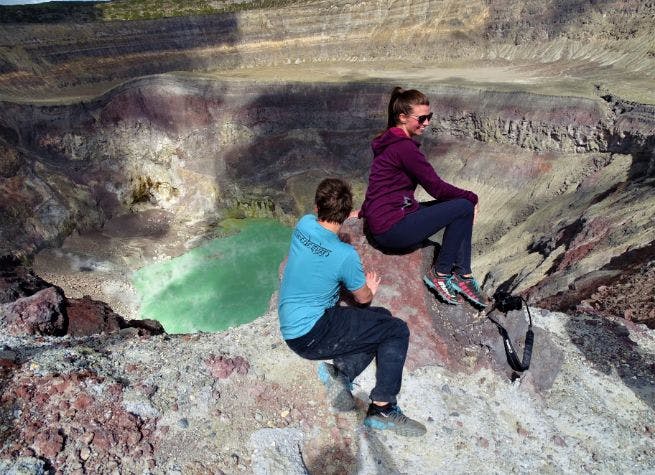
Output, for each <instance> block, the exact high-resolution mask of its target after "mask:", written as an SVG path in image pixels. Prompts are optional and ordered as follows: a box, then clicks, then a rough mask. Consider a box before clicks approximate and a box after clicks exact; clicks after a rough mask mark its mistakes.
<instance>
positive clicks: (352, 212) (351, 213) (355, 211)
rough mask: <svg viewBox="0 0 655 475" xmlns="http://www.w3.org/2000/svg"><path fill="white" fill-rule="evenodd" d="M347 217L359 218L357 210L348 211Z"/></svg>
mask: <svg viewBox="0 0 655 475" xmlns="http://www.w3.org/2000/svg"><path fill="white" fill-rule="evenodd" d="M348 217H349V218H359V210H358V209H354V210H352V211H351V212H350V214H349V215H348Z"/></svg>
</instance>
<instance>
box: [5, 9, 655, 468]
mask: <svg viewBox="0 0 655 475" xmlns="http://www.w3.org/2000/svg"><path fill="white" fill-rule="evenodd" d="M4 3H7V2H0V4H4ZM394 86H402V87H403V88H406V89H410V88H416V89H419V90H420V91H422V92H424V93H425V94H426V95H427V96H428V97H429V99H430V107H431V111H432V112H433V113H434V117H433V119H432V120H431V121H430V124H429V126H428V128H427V129H426V131H425V133H424V134H423V136H422V137H420V138H419V139H418V141H419V142H420V143H421V151H422V152H423V153H424V154H425V155H426V156H427V157H428V159H429V161H430V162H431V164H432V165H433V167H434V168H435V170H436V171H437V172H438V173H439V175H440V176H441V177H442V178H444V179H445V180H446V181H448V182H449V183H452V184H454V185H456V186H458V187H461V188H464V189H467V190H472V191H474V192H475V193H477V194H478V195H479V198H480V203H479V215H478V220H477V223H476V224H475V227H474V235H473V241H474V242H473V272H474V274H475V275H476V277H477V278H478V280H479V281H480V282H481V283H482V282H484V287H483V290H484V292H486V293H487V294H488V295H489V296H490V297H491V296H492V294H494V292H495V291H496V290H497V289H504V290H507V291H510V292H512V294H513V295H515V296H518V295H520V296H522V297H523V298H524V299H525V300H526V302H527V305H528V306H529V307H524V308H523V309H521V310H512V311H510V312H508V313H506V314H504V313H501V312H498V311H496V312H494V313H493V314H492V315H490V316H491V318H493V319H494V320H495V321H496V322H498V323H499V324H501V325H502V326H503V327H504V328H505V329H506V330H507V332H508V335H509V337H510V338H511V341H512V342H513V344H514V346H515V348H516V352H517V355H518V356H519V357H521V356H522V355H523V348H524V345H525V339H526V331H527V329H528V325H529V318H531V320H532V330H533V332H534V347H533V351H532V360H531V365H530V368H529V369H527V370H525V371H517V370H516V369H512V368H511V367H510V365H509V364H508V357H507V354H506V347H505V346H504V342H503V337H502V336H501V335H500V334H499V329H498V327H497V326H496V325H495V324H494V323H493V322H492V321H491V320H490V319H489V318H487V315H486V314H485V313H484V312H478V311H477V310H476V309H474V308H473V307H471V306H470V305H468V304H466V303H465V302H464V303H461V304H460V305H457V306H451V305H446V304H442V303H441V302H439V301H438V300H436V299H435V297H434V296H433V295H432V294H431V293H430V292H429V291H428V289H427V288H426V287H425V285H424V284H423V282H422V277H423V275H424V273H425V272H426V270H427V268H428V267H429V265H430V263H431V258H432V255H431V250H430V248H421V249H418V250H415V251H413V252H410V253H407V254H403V255H389V254H384V253H382V252H380V251H379V250H378V249H376V248H375V247H373V246H371V244H370V243H369V242H368V240H367V238H366V236H365V233H364V230H363V225H362V222H361V220H359V219H355V218H351V219H348V220H347V221H346V223H345V224H344V226H343V228H342V231H343V234H344V239H347V240H349V241H350V243H351V244H352V245H353V246H355V248H356V249H357V251H358V252H359V254H360V256H361V258H362V262H363V264H364V267H365V269H366V270H375V271H377V272H378V274H379V275H380V276H381V278H382V283H381V284H380V289H379V291H378V292H377V294H376V295H375V298H374V300H373V305H376V306H382V307H385V308H387V309H389V310H390V311H391V312H392V313H393V315H394V316H396V317H399V318H401V319H403V320H404V321H406V322H407V324H408V326H409V329H410V334H411V335H410V344H409V350H408V354H407V360H406V362H405V371H404V375H403V385H402V389H401V392H400V394H399V398H398V402H399V405H400V406H401V407H402V409H403V411H404V413H405V414H406V415H408V416H409V417H412V418H415V419H417V420H419V421H421V422H422V423H424V424H425V426H426V427H427V433H426V434H425V435H424V436H422V437H415V438H409V437H402V436H400V435H397V434H396V433H394V432H391V431H379V430H374V429H370V428H367V427H365V426H364V425H363V424H362V421H363V419H364V417H365V416H366V409H367V407H368V403H369V399H368V395H369V392H370V391H371V389H372V388H373V386H374V385H375V363H372V364H371V365H370V367H369V368H368V369H367V370H366V371H365V372H364V373H363V374H362V375H361V376H360V377H359V378H357V379H356V381H355V385H354V389H353V394H354V396H355V398H356V401H357V408H356V410H355V411H350V412H335V411H334V410H333V409H332V408H331V407H330V401H329V396H328V394H327V392H326V389H325V387H324V386H323V384H322V383H321V381H320V380H319V378H318V376H317V373H316V371H317V370H316V369H317V363H318V362H313V361H308V360H304V359H302V358H300V357H299V356H297V355H296V354H295V353H293V352H292V351H291V350H290V349H289V348H288V347H287V345H286V344H285V342H284V340H283V339H282V336H281V334H280V331H279V328H278V320H277V295H278V294H277V289H278V286H279V279H280V275H281V272H282V268H283V266H284V264H285V258H286V254H287V251H288V246H289V240H290V237H291V233H292V227H293V225H294V224H295V223H296V221H297V220H298V218H299V217H301V216H302V215H304V214H306V213H311V212H312V211H313V199H314V191H315V189H316V185H317V184H318V183H319V182H320V181H321V180H322V179H323V178H326V177H340V178H343V179H345V180H347V181H348V182H349V183H350V184H351V186H352V189H353V192H354V198H355V206H356V207H359V206H360V205H361V203H362V201H363V197H364V193H365V191H366V187H367V183H368V173H369V168H370V165H371V161H372V158H373V156H372V152H371V146H370V142H371V140H372V138H373V137H375V135H376V134H377V133H379V132H380V131H382V130H383V129H384V128H385V127H386V121H387V117H386V111H387V104H388V100H389V95H390V93H391V90H392V89H393V87H394ZM654 185H655V3H654V2H652V1H643V0H642V1H639V0H621V1H619V0H584V1H583V0H515V1H509V0H495V1H489V0H469V1H459V2H458V1H450V0H415V1H406V0H396V1H382V0H362V1H358V2H347V1H345V0H332V1H324V0H316V1H314V0H266V1H265V0H217V1H213V0H212V1H209V0H193V1H187V2H176V1H169V0H148V1H145V0H111V1H107V2H97V3H96V2H51V3H42V4H35V5H12V6H9V5H0V473H11V474H19V473H20V474H32V473H34V474H55V473H56V474H105V473H106V474H110V473H111V474H238V473H244V474H247V473H253V474H257V475H264V474H312V475H313V474H366V475H369V474H371V475H373V474H376V475H377V474H421V475H423V474H442V473H447V474H449V473H455V474H460V473H461V474H463V473H467V474H468V473H494V474H496V473H498V474H504V473H635V474H636V473H653V472H655V450H653V447H654V446H655V292H654V290H653V289H654V286H655V190H654ZM418 197H419V198H420V199H422V200H429V199H430V196H429V195H428V194H427V193H426V192H425V191H423V190H421V189H419V190H418ZM434 239H435V240H436V241H439V240H440V239H441V238H440V236H435V237H434ZM344 304H345V303H344ZM489 308H490V307H489ZM489 308H488V309H489ZM526 308H529V311H530V314H529V315H528V312H527V311H526Z"/></svg>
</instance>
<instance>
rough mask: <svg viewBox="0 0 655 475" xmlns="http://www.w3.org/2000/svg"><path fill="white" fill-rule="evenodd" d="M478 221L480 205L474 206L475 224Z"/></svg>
mask: <svg viewBox="0 0 655 475" xmlns="http://www.w3.org/2000/svg"><path fill="white" fill-rule="evenodd" d="M477 222H478V205H477V204H476V205H475V207H474V208H473V224H475V223H477Z"/></svg>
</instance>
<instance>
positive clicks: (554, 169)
mask: <svg viewBox="0 0 655 475" xmlns="http://www.w3.org/2000/svg"><path fill="white" fill-rule="evenodd" d="M391 86H392V84H391V83H388V84H382V83H370V84H362V83H352V84H329V83H323V84H311V85H309V84H286V85H285V84H266V85H264V84H258V83H252V82H248V81H240V82H221V81H215V80H209V79H199V78H191V77H181V76H173V75H163V76H156V77H149V78H144V79H140V80H136V81H133V82H131V83H127V84H125V85H123V86H121V87H118V88H116V89H115V90H112V91H111V92H109V93H107V94H105V95H104V96H101V97H99V98H97V99H95V100H92V101H85V102H81V103H78V104H74V105H70V106H64V105H58V106H44V105H40V106H37V105H24V104H17V103H9V102H4V103H1V104H0V130H1V131H2V140H3V143H4V147H5V149H6V150H7V151H8V153H10V154H13V155H11V156H12V157H14V159H13V160H14V161H13V162H12V163H14V165H12V166H7V167H6V170H5V171H4V174H5V179H4V181H3V185H2V186H3V188H4V190H5V191H7V192H11V193H13V195H11V196H13V199H12V201H10V202H8V203H7V204H6V205H5V206H4V208H3V209H2V212H3V219H4V220H6V221H7V222H10V223H13V224H12V226H7V227H3V231H2V232H3V238H4V240H5V242H6V245H7V246H9V247H11V248H12V249H11V250H16V249H20V250H22V252H24V253H27V254H30V253H31V252H34V251H35V250H36V249H39V248H40V247H43V246H45V245H51V244H56V243H57V242H60V240H61V239H62V237H63V236H65V235H66V234H68V233H70V232H71V231H72V230H73V229H78V230H81V231H83V230H84V229H90V228H93V227H98V226H101V225H102V224H103V222H104V221H105V220H107V219H109V218H111V217H112V216H116V215H120V214H123V213H126V212H134V211H138V210H143V209H150V208H157V209H164V210H166V211H168V212H170V213H172V215H174V216H175V219H176V220H177V221H178V222H187V223H191V222H197V221H199V220H215V219H221V218H223V217H226V216H233V215H239V216H261V215H269V216H270V215H272V216H276V217H279V218H281V219H283V220H287V221H288V222H292V221H293V220H294V217H295V216H298V215H299V214H301V213H303V212H305V211H309V210H310V209H311V200H312V193H313V189H314V187H315V185H316V183H317V182H318V181H319V180H320V179H321V178H323V177H324V176H326V175H337V176H343V177H346V178H347V179H349V180H350V181H351V182H352V183H353V184H354V188H355V191H356V194H357V196H358V199H360V200H361V197H362V196H363V191H364V188H365V184H366V174H367V171H368V168H369V165H370V160H371V158H372V155H371V152H370V150H369V141H370V139H371V137H373V136H374V135H375V133H377V132H378V131H379V129H380V128H381V127H382V126H383V124H384V123H385V118H384V117H383V114H384V112H383V111H384V110H385V102H386V99H387V97H388V93H389V90H390V89H391ZM419 87H420V88H421V89H423V90H424V91H425V92H426V93H427V94H428V95H429V96H430V98H431V101H432V102H431V103H432V107H433V110H434V111H435V114H436V120H433V123H432V125H431V130H430V132H431V133H429V134H427V136H425V137H424V139H423V148H424V150H425V152H426V154H427V156H428V157H430V159H431V160H432V161H433V164H434V166H435V168H436V169H437V170H438V172H439V173H440V174H441V175H442V176H443V177H444V178H446V179H447V180H449V181H451V182H453V183H455V184H458V185H459V186H462V187H465V188H469V189H473V190H475V191H476V192H477V193H478V194H479V195H480V196H481V207H482V210H481V219H480V224H479V226H478V227H477V229H476V243H475V247H476V251H477V254H478V257H477V258H476V262H477V266H478V268H477V270H476V271H477V272H479V273H481V274H482V275H489V277H490V278H491V280H492V283H493V284H494V285H500V284H503V283H504V284H506V285H512V286H514V287H516V288H517V289H518V290H522V291H524V292H527V293H529V294H530V295H531V296H532V297H533V298H535V299H541V300H543V299H547V298H549V297H552V296H555V295H557V294H558V293H560V292H564V291H565V290H567V289H569V287H571V286H573V287H575V286H576V285H578V287H580V285H581V282H584V283H585V285H586V286H587V287H588V288H591V287H593V286H594V285H596V286H597V285H598V284H599V282H600V281H603V279H605V280H607V279H608V278H615V277H616V276H617V275H619V274H620V273H621V272H622V270H621V271H619V270H617V269H614V270H612V271H610V270H607V269H606V270H603V269H604V267H605V266H609V265H610V261H612V259H614V261H612V262H614V263H615V262H616V258H617V256H622V255H624V254H627V253H630V252H634V251H635V250H636V249H640V248H644V249H647V248H648V245H649V244H651V243H652V242H655V225H654V223H653V222H652V213H651V212H650V210H651V209H652V206H653V205H655V203H654V202H653V194H652V183H653V171H654V166H653V156H654V154H653V136H654V135H655V134H654V133H653V130H654V127H653V112H652V110H651V106H648V105H643V104H635V103H628V102H626V101H621V100H620V99H618V98H613V97H604V98H603V97H597V98H595V99H588V98H571V97H556V96H550V97H546V96H540V95H535V94H526V93H513V94H512V93H505V92H494V91H489V90H479V89H474V88H455V87H450V86H442V85H430V84H423V85H419ZM343 111H349V112H348V113H347V114H346V113H343ZM19 184H20V185H19ZM34 210H36V212H34ZM613 265H615V264H613ZM623 270H625V269H623ZM585 279H586V280H585ZM576 282H578V284H576Z"/></svg>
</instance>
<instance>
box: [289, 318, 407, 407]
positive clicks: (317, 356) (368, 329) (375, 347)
mask: <svg viewBox="0 0 655 475" xmlns="http://www.w3.org/2000/svg"><path fill="white" fill-rule="evenodd" d="M286 342H287V345H289V348H291V349H292V350H293V351H294V352H295V353H297V354H298V355H300V356H302V357H303V358H306V359H309V360H327V359H332V360H334V365H335V366H336V367H337V368H338V369H339V370H340V371H341V372H342V373H344V374H345V375H346V376H348V378H349V379H350V381H351V382H352V381H353V380H354V379H355V378H356V377H357V376H359V374H360V373H361V372H362V371H364V370H365V369H366V367H367V366H368V365H369V364H370V363H371V361H373V358H376V365H377V370H376V373H375V380H376V384H375V387H374V388H373V390H372V391H371V394H370V398H371V400H372V401H381V402H390V403H392V404H396V395H397V394H398V393H399V392H400V385H401V382H402V376H403V366H404V364H405V356H406V355H407V346H408V344H409V329H408V328H407V324H406V323H405V322H404V321H403V320H401V319H399V318H395V317H393V316H392V315H391V312H389V311H388V310H387V309H385V308H382V307H366V308H359V307H332V308H329V309H327V310H326V311H325V313H324V314H323V316H322V317H321V318H320V319H319V320H318V321H317V322H316V324H315V325H314V327H313V328H312V329H311V330H310V331H309V333H307V334H305V335H303V336H301V337H298V338H294V339H291V340H286Z"/></svg>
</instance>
